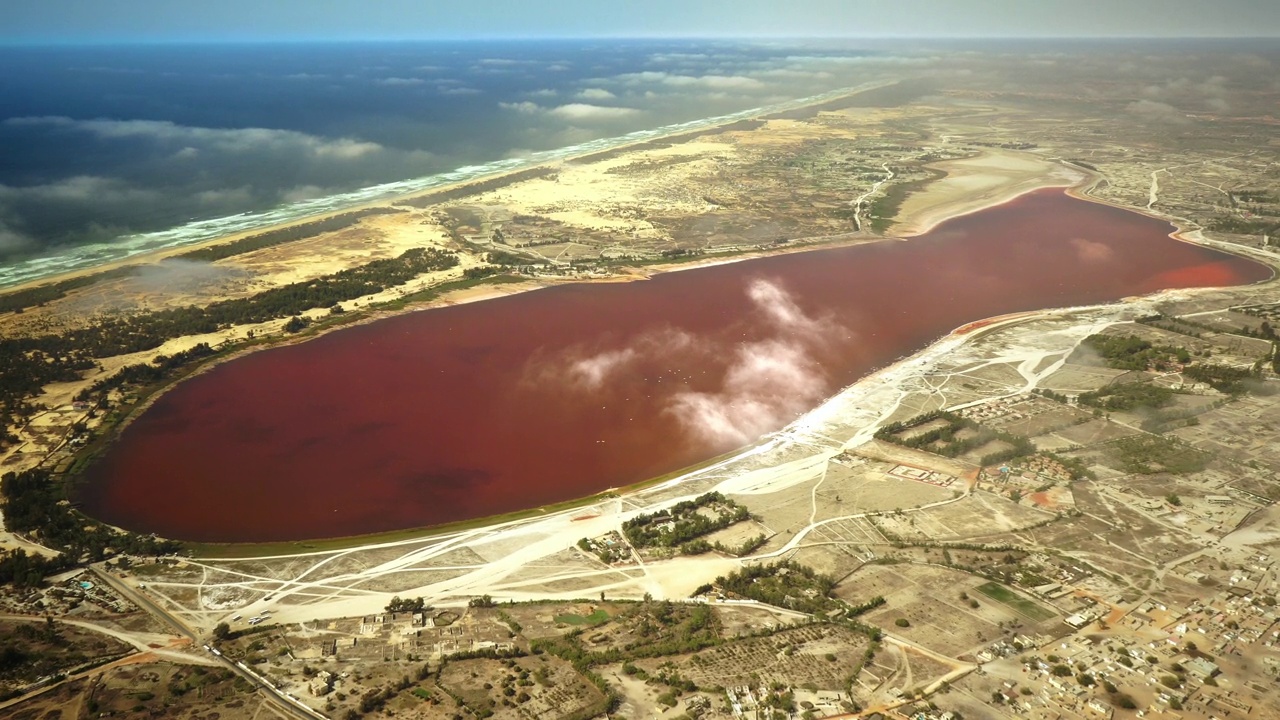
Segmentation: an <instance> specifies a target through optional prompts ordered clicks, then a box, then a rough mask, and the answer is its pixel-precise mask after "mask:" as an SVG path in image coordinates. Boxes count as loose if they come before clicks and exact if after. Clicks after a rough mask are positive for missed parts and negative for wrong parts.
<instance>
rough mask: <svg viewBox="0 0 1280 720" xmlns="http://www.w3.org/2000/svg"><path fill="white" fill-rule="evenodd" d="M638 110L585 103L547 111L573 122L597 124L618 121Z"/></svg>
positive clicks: (570, 104) (571, 104) (562, 106)
mask: <svg viewBox="0 0 1280 720" xmlns="http://www.w3.org/2000/svg"><path fill="white" fill-rule="evenodd" d="M639 112H640V111H639V110H636V109H634V108H627V107H606V106H603V105H590V104H587V103H569V104H568V105H561V106H559V107H555V108H552V109H550V110H548V111H547V113H548V114H550V115H555V116H556V117H559V118H563V119H565V120H570V121H573V122H598V121H607V120H618V119H620V118H625V117H630V116H632V115H635V114H637V113H639Z"/></svg>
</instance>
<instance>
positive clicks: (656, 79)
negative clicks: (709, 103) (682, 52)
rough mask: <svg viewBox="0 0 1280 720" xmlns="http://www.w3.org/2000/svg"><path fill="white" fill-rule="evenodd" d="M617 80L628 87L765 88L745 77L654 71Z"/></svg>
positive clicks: (620, 76)
mask: <svg viewBox="0 0 1280 720" xmlns="http://www.w3.org/2000/svg"><path fill="white" fill-rule="evenodd" d="M615 80H617V81H618V82H622V83H625V84H628V85H640V84H661V85H667V86H670V87H680V88H689V87H696V88H710V89H713V90H728V89H734V90H758V89H761V88H763V87H765V84H764V83H762V82H760V81H759V80H757V79H755V78H751V77H747V76H745V75H678V74H673V73H667V72H656V71H653V70H646V71H645V72H638V73H623V74H622V75H618V76H617V77H616V78H615Z"/></svg>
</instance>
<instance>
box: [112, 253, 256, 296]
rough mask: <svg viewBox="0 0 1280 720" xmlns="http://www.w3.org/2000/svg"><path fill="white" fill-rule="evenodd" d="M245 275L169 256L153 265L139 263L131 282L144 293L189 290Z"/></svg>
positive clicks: (244, 273) (231, 269)
mask: <svg viewBox="0 0 1280 720" xmlns="http://www.w3.org/2000/svg"><path fill="white" fill-rule="evenodd" d="M247 275H248V273H247V272H245V271H244V270H240V269H237V268H231V267H223V266H221V265H213V264H210V263H207V262H201V261H197V260H184V259H181V258H170V259H167V260H164V261H163V262H159V263H155V264H146V265H142V266H140V267H139V269H138V274H137V275H136V276H135V277H133V278H131V279H130V283H131V284H134V285H136V286H139V289H140V290H143V291H147V292H163V291H168V290H182V291H187V292H190V291H192V290H197V289H202V288H206V289H207V288H211V287H212V286H219V285H222V284H223V283H225V282H227V281H228V280H236V279H240V278H243V277H246V276H247Z"/></svg>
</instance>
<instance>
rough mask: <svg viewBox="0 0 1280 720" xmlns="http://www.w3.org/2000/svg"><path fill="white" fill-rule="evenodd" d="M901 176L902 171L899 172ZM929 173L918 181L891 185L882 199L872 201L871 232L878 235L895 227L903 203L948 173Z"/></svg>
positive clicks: (868, 214) (868, 211) (869, 208)
mask: <svg viewBox="0 0 1280 720" xmlns="http://www.w3.org/2000/svg"><path fill="white" fill-rule="evenodd" d="M897 172H898V173H899V174H901V172H902V169H901V168H899V169H898V171H897ZM927 172H928V173H929V174H928V175H926V176H925V177H923V178H920V179H918V180H911V181H908V182H901V183H896V184H891V185H889V187H888V188H887V189H886V190H884V191H883V193H884V194H882V195H881V196H880V197H878V198H876V199H875V200H872V201H871V204H870V205H869V206H868V207H867V217H868V218H869V219H870V220H871V230H872V231H873V232H877V233H883V232H884V231H886V230H888V229H889V227H890V226H891V225H893V220H894V218H895V217H897V215H898V210H899V209H901V208H902V203H903V202H904V201H905V200H906V199H907V198H908V197H910V195H911V193H913V192H916V191H917V190H922V189H924V187H925V186H926V185H928V184H929V183H931V182H933V181H934V180H939V179H941V178H943V177H946V173H944V172H942V171H939V170H927Z"/></svg>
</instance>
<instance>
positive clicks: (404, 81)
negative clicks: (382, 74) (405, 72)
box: [374, 77, 427, 87]
mask: <svg viewBox="0 0 1280 720" xmlns="http://www.w3.org/2000/svg"><path fill="white" fill-rule="evenodd" d="M374 82H376V83H378V84H379V85H389V86H393V87H394V86H397V85H425V84H426V82H427V81H426V80H423V79H422V78H405V77H389V78H380V79H378V80H375V81H374Z"/></svg>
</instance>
